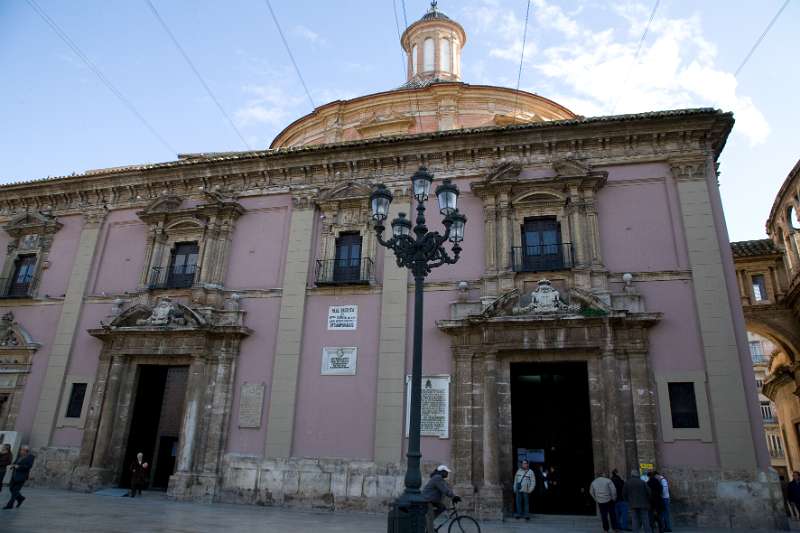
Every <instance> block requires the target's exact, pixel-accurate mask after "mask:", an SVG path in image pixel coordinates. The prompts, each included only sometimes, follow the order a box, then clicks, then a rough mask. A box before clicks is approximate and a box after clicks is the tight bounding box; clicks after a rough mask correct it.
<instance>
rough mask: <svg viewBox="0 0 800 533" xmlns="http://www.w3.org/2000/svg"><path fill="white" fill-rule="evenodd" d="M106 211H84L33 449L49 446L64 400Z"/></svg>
mask: <svg viewBox="0 0 800 533" xmlns="http://www.w3.org/2000/svg"><path fill="white" fill-rule="evenodd" d="M105 215H106V209H105V208H104V207H103V208H94V209H88V210H86V211H85V212H84V223H83V229H82V230H81V235H80V239H79V241H78V251H77V253H76V254H75V262H74V263H73V265H72V273H71V274H70V277H69V283H68V285H67V292H66V296H65V297H64V303H63V305H62V307H61V317H60V318H59V320H58V325H57V326H56V333H55V337H54V339H53V347H52V348H51V349H50V355H49V357H48V358H47V370H46V371H45V377H44V382H43V383H42V389H41V390H42V392H41V395H40V397H39V404H38V407H37V410H36V415H35V417H34V419H33V429H32V432H31V435H30V443H31V446H32V447H34V448H39V447H44V446H48V445H49V444H50V438H51V437H52V434H53V429H54V428H55V423H56V420H57V419H58V410H59V402H60V400H61V398H62V392H63V390H62V389H63V387H64V377H65V376H66V373H67V368H68V367H69V359H70V353H71V351H72V343H73V341H74V339H75V330H76V328H77V327H78V322H79V320H80V314H81V307H82V305H83V295H84V292H85V291H86V284H87V281H88V279H89V271H90V270H91V266H92V260H93V259H94V252H95V249H96V248H97V241H98V238H99V236H100V229H101V225H102V222H103V220H104V219H105Z"/></svg>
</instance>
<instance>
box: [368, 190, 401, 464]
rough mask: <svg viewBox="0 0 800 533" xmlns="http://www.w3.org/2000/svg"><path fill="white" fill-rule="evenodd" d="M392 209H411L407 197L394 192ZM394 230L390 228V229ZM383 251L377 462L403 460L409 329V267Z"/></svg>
mask: <svg viewBox="0 0 800 533" xmlns="http://www.w3.org/2000/svg"><path fill="white" fill-rule="evenodd" d="M395 193H396V196H395V200H394V201H393V202H392V204H391V206H390V209H389V216H388V217H387V220H389V221H391V220H392V219H394V218H395V217H396V216H397V214H398V213H399V212H401V211H404V212H406V213H408V212H409V207H410V204H409V200H410V198H409V197H408V196H400V194H402V191H400V192H398V191H395ZM388 232H391V229H387V236H388ZM381 250H383V287H382V291H381V316H380V319H381V324H380V334H379V340H378V390H377V396H376V403H375V442H374V454H375V462H378V463H396V462H399V461H401V460H402V453H403V417H404V412H405V410H404V404H403V398H404V394H405V375H406V338H407V335H406V329H407V319H408V309H407V307H408V270H407V269H406V268H400V267H398V266H397V262H396V260H395V256H394V252H392V251H391V250H388V249H386V248H383V247H381Z"/></svg>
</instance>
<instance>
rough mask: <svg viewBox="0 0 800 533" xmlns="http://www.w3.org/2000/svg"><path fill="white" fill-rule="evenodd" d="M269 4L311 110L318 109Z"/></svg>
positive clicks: (269, 5)
mask: <svg viewBox="0 0 800 533" xmlns="http://www.w3.org/2000/svg"><path fill="white" fill-rule="evenodd" d="M264 2H265V3H266V4H267V9H269V14H270V15H272V20H273V21H274V22H275V27H276V28H278V34H279V35H280V36H281V41H283V46H284V47H285V48H286V52H287V53H288V54H289V59H291V60H292V65H294V70H295V71H296V72H297V77H298V78H300V83H301V84H302V85H303V89H304V90H305V91H306V96H307V97H308V101H309V102H311V109H312V110H313V109H316V108H317V106H316V105H314V100H313V99H312V98H311V93H310V92H309V91H308V87H307V86H306V82H305V80H304V79H303V75H302V74H300V67H298V66H297V61H295V60H294V55H292V49H291V48H289V43H288V42H287V41H286V37H284V36H283V30H282V29H281V25H280V23H279V22H278V17H276V16H275V11H273V10H272V4H270V2H269V0H264Z"/></svg>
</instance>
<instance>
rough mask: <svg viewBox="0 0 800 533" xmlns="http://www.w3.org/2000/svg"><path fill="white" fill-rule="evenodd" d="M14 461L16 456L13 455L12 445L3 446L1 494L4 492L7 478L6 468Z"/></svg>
mask: <svg viewBox="0 0 800 533" xmlns="http://www.w3.org/2000/svg"><path fill="white" fill-rule="evenodd" d="M13 460H14V456H13V455H11V445H10V444H3V446H2V447H0V492H3V480H4V479H5V478H6V468H8V465H10V464H11V462H12V461H13Z"/></svg>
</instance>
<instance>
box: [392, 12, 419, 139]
mask: <svg viewBox="0 0 800 533" xmlns="http://www.w3.org/2000/svg"><path fill="white" fill-rule="evenodd" d="M404 4H405V2H404ZM392 13H393V14H394V26H395V28H396V29H397V41H398V42H399V43H400V63H401V65H402V67H403V76H404V77H405V76H407V75H408V64H407V63H406V49H405V48H403V38H402V35H401V33H400V21H399V20H398V18H397V0H392ZM406 27H408V26H406ZM413 50H414V49H413V48H412V49H411V50H410V51H409V52H408V53H409V55H410V56H411V62H412V63H413V62H414V61H416V60H417V58H416V57H414V51H413ZM411 71H412V72H413V71H414V67H413V66H412V67H411ZM410 90H411V91H413V94H414V97H413V100H412V97H411V94H412V93H408V108H409V110H410V111H411V112H412V113H413V112H414V102H416V104H417V106H416V107H417V131H421V128H422V113H420V110H419V98H418V97H417V93H416V91H415V90H414V88H413V87H410Z"/></svg>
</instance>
